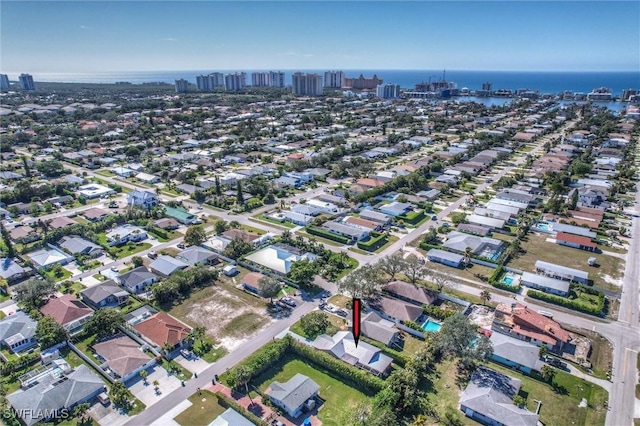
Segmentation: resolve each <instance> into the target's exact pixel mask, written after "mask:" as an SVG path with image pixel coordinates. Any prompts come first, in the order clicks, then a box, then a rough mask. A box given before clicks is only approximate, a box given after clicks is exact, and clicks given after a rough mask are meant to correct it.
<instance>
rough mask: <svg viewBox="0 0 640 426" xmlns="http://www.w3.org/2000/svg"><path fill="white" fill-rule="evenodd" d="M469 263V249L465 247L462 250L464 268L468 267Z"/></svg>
mask: <svg viewBox="0 0 640 426" xmlns="http://www.w3.org/2000/svg"><path fill="white" fill-rule="evenodd" d="M469 262H471V247H466V248H465V249H464V264H465V266H467V265H469Z"/></svg>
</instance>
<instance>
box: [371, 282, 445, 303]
mask: <svg viewBox="0 0 640 426" xmlns="http://www.w3.org/2000/svg"><path fill="white" fill-rule="evenodd" d="M382 291H383V292H385V293H387V294H389V295H390V296H392V297H395V298H396V299H400V300H404V301H405V302H409V303H413V304H414V305H417V306H423V305H432V304H433V303H434V302H435V301H436V300H438V294H437V293H436V292H434V291H431V290H428V289H426V288H424V287H420V286H418V285H415V284H410V283H407V282H404V281H398V280H396V281H391V282H390V283H388V284H385V285H383V286H382Z"/></svg>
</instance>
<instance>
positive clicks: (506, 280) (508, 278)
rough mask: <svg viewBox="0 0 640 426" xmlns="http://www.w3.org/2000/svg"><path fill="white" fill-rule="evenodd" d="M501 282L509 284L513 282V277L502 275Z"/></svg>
mask: <svg viewBox="0 0 640 426" xmlns="http://www.w3.org/2000/svg"><path fill="white" fill-rule="evenodd" d="M502 282H503V283H505V284H509V285H511V284H513V278H512V277H504V278H503V279H502Z"/></svg>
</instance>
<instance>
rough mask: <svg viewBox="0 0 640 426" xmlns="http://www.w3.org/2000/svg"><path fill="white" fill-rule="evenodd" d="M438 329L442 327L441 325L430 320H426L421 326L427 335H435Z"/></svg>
mask: <svg viewBox="0 0 640 426" xmlns="http://www.w3.org/2000/svg"><path fill="white" fill-rule="evenodd" d="M440 327H442V324H440V323H438V322H435V321H432V320H430V319H428V320H427V321H425V322H424V324H422V329H423V330H424V331H428V332H429V333H435V332H437V331H439V330H440Z"/></svg>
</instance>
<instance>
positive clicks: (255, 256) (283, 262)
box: [246, 243, 317, 275]
mask: <svg viewBox="0 0 640 426" xmlns="http://www.w3.org/2000/svg"><path fill="white" fill-rule="evenodd" d="M316 258H317V256H316V255H315V254H313V253H308V252H305V251H303V250H300V249H298V248H296V247H293V246H290V245H288V244H283V243H276V244H272V245H270V246H268V247H265V248H263V249H262V250H258V251H256V252H254V253H251V254H250V255H249V256H247V257H246V259H247V260H248V261H250V262H253V263H256V264H258V265H262V266H264V267H266V268H269V269H271V270H273V271H275V272H278V273H280V274H283V275H286V274H288V273H289V271H290V270H291V265H293V263H294V262H297V261H299V260H309V261H313V260H315V259H316Z"/></svg>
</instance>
